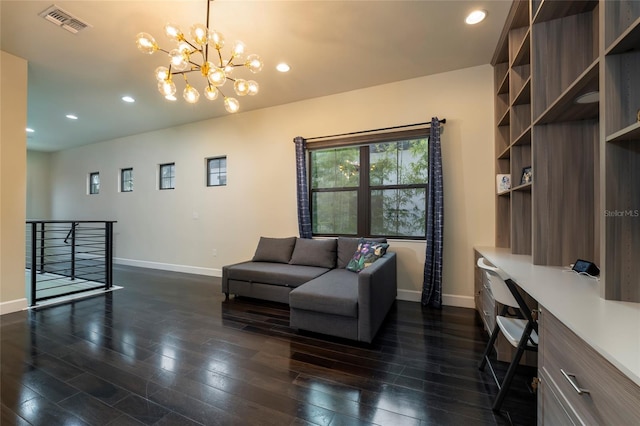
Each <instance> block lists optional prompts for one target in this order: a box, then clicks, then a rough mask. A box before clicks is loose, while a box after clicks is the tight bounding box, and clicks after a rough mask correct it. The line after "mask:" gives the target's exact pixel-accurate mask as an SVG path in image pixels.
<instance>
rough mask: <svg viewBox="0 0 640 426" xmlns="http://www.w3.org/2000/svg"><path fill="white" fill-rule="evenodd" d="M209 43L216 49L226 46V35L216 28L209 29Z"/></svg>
mask: <svg viewBox="0 0 640 426" xmlns="http://www.w3.org/2000/svg"><path fill="white" fill-rule="evenodd" d="M209 44H210V45H211V46H213V47H214V48H215V49H216V50H220V49H222V48H223V47H224V36H223V35H222V34H221V33H219V32H217V31H216V30H211V31H209Z"/></svg>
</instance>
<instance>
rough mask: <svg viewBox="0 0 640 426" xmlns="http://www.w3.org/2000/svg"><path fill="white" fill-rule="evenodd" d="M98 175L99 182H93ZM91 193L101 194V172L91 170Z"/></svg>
mask: <svg viewBox="0 0 640 426" xmlns="http://www.w3.org/2000/svg"><path fill="white" fill-rule="evenodd" d="M94 176H96V177H97V178H98V183H97V184H94V183H93V177H94ZM88 193H89V195H98V194H100V172H91V173H89V191H88Z"/></svg>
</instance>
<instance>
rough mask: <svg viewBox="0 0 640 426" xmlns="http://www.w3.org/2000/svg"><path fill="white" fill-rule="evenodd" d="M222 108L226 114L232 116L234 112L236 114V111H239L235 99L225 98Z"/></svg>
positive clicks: (238, 105)
mask: <svg viewBox="0 0 640 426" xmlns="http://www.w3.org/2000/svg"><path fill="white" fill-rule="evenodd" d="M224 108H225V109H226V110H227V112H230V113H232V114H233V113H234V112H238V110H239V109H240V103H239V102H238V100H237V99H236V98H227V97H225V98H224Z"/></svg>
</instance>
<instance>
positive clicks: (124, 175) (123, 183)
mask: <svg viewBox="0 0 640 426" xmlns="http://www.w3.org/2000/svg"><path fill="white" fill-rule="evenodd" d="M132 191H133V169H132V168H131V167H129V168H127V169H120V192H132Z"/></svg>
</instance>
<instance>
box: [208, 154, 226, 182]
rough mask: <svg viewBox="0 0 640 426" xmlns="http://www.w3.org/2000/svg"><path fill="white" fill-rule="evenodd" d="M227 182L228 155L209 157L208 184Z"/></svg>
mask: <svg viewBox="0 0 640 426" xmlns="http://www.w3.org/2000/svg"><path fill="white" fill-rule="evenodd" d="M226 184H227V157H215V158H207V186H223V185H226Z"/></svg>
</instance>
